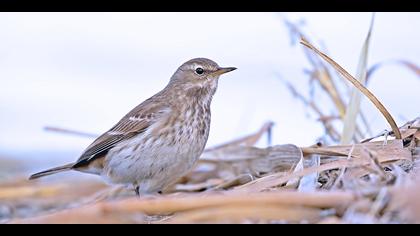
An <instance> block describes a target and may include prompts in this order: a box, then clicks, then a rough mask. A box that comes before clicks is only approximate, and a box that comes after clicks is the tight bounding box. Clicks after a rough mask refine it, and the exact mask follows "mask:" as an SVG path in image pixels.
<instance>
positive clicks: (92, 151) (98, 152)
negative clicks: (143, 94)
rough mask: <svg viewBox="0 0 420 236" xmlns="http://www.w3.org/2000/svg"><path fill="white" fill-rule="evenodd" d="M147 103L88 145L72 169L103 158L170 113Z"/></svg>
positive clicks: (164, 108) (165, 109)
mask: <svg viewBox="0 0 420 236" xmlns="http://www.w3.org/2000/svg"><path fill="white" fill-rule="evenodd" d="M147 101H148V100H146V101H145V102H146V103H145V104H143V103H142V104H140V105H139V106H137V107H136V108H134V109H133V110H132V111H130V112H129V113H128V114H127V115H126V116H124V117H123V118H122V119H121V120H120V121H119V122H118V123H117V124H116V125H115V126H114V127H112V128H111V129H110V130H109V131H108V132H106V133H104V134H102V135H101V136H99V137H98V138H97V139H96V140H95V141H94V142H93V143H92V144H91V145H89V146H88V147H87V148H86V150H85V151H84V153H83V154H82V155H81V156H80V158H79V159H78V160H77V162H76V164H75V165H74V166H73V168H77V167H81V166H84V165H87V164H89V163H90V162H91V161H93V160H95V159H97V158H100V157H104V156H105V154H106V153H107V152H108V151H109V150H110V149H111V148H113V147H115V146H116V145H117V144H118V143H120V142H122V141H124V140H127V139H130V138H132V137H133V136H135V135H137V134H141V133H143V132H145V131H146V130H147V129H148V128H149V127H150V126H151V125H152V124H154V123H155V122H156V121H157V120H159V119H160V118H162V117H163V116H165V115H166V114H168V113H170V112H171V109H170V108H169V106H165V105H160V106H158V105H153V104H150V103H149V104H148V103H147ZM148 105H149V106H148ZM150 105H153V106H150Z"/></svg>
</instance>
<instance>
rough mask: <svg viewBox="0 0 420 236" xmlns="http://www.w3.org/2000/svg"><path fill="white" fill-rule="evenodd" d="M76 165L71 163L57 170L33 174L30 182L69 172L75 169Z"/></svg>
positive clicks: (52, 169)
mask: <svg viewBox="0 0 420 236" xmlns="http://www.w3.org/2000/svg"><path fill="white" fill-rule="evenodd" d="M73 166H74V163H70V164H67V165H63V166H59V167H55V168H51V169H49V170H44V171H41V172H39V173H36V174H33V175H31V176H30V177H29V179H30V180H32V179H38V178H41V177H44V176H47V175H52V174H56V173H59V172H63V171H69V170H71V169H73Z"/></svg>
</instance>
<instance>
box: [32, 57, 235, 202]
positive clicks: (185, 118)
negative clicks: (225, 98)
mask: <svg viewBox="0 0 420 236" xmlns="http://www.w3.org/2000/svg"><path fill="white" fill-rule="evenodd" d="M233 70H236V67H220V66H219V65H218V64H217V63H216V62H214V61H212V60H210V59H207V58H194V59H191V60H189V61H186V62H185V63H183V64H182V65H181V66H180V67H179V68H178V69H177V70H176V71H175V73H174V74H173V75H172V77H171V78H170V80H169V82H168V84H167V85H166V87H164V88H163V89H162V90H161V91H159V92H158V93H156V94H155V95H153V96H152V97H150V98H148V99H146V100H145V101H143V102H142V103H140V104H139V105H138V106H136V107H135V108H133V109H132V110H131V111H130V112H128V113H127V114H126V115H125V116H124V117H123V118H122V119H120V121H119V122H118V123H117V124H115V125H114V126H113V127H112V128H111V129H109V130H108V131H107V132H105V133H103V134H102V135H100V136H99V137H98V138H97V139H96V140H94V141H93V142H92V143H91V144H90V145H89V146H88V147H87V148H86V149H85V150H84V151H83V153H82V154H81V156H80V157H79V159H78V160H77V161H76V162H74V163H69V164H66V165H62V166H59V167H55V168H51V169H48V170H45V171H42V172H39V173H36V174H33V175H31V176H30V177H29V179H30V180H33V179H37V178H40V177H44V176H48V175H52V174H56V173H60V172H64V171H70V170H75V171H79V172H83V173H88V174H94V175H99V176H101V177H102V179H103V180H104V182H105V183H108V184H111V185H113V184H121V185H124V186H127V187H132V188H133V190H134V191H135V193H136V194H137V195H139V196H140V195H143V194H146V195H147V194H156V193H161V192H162V191H164V190H165V188H167V187H168V186H170V185H171V184H174V183H175V182H176V181H177V180H178V179H179V178H181V177H182V176H183V175H185V174H187V173H188V172H189V171H191V169H192V168H193V167H194V165H195V163H196V162H197V161H198V159H199V157H200V155H201V154H202V152H203V151H204V148H205V146H206V143H207V140H208V136H209V131H210V121H211V111H210V105H211V101H212V98H213V95H214V94H215V92H216V90H217V87H218V80H219V77H220V76H221V75H222V74H225V73H227V72H230V71H233Z"/></svg>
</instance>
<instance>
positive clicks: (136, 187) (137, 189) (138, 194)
mask: <svg viewBox="0 0 420 236" xmlns="http://www.w3.org/2000/svg"><path fill="white" fill-rule="evenodd" d="M134 191H135V192H136V195H137V196H139V197H140V186H138V185H135V186H134Z"/></svg>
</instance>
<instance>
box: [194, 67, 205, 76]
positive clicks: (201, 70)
mask: <svg viewBox="0 0 420 236" xmlns="http://www.w3.org/2000/svg"><path fill="white" fill-rule="evenodd" d="M195 73H197V75H202V74H203V73H204V69H203V68H201V67H198V68H197V69H195Z"/></svg>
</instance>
